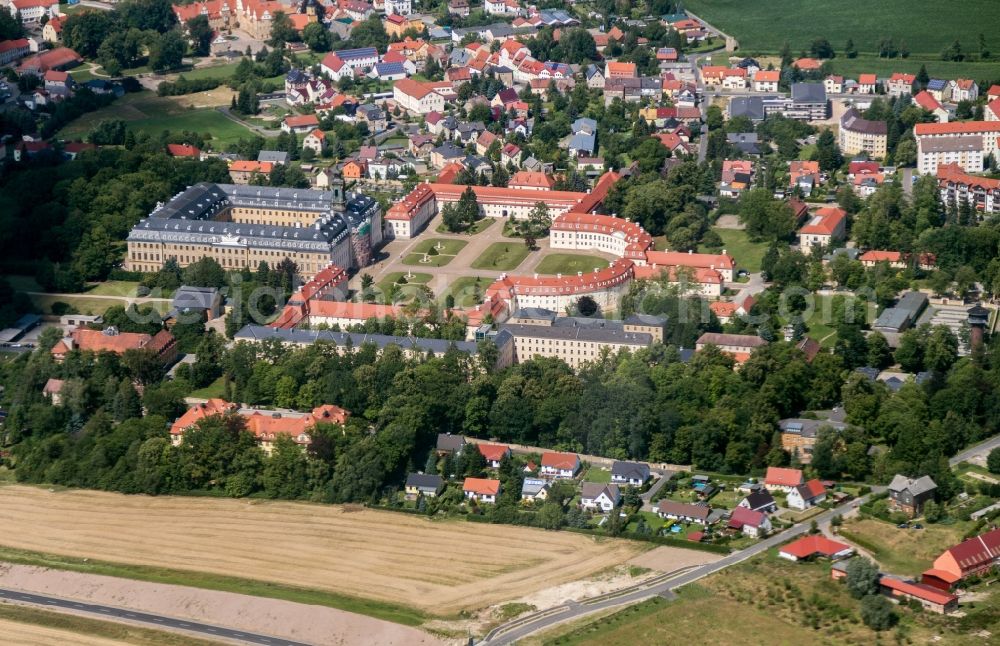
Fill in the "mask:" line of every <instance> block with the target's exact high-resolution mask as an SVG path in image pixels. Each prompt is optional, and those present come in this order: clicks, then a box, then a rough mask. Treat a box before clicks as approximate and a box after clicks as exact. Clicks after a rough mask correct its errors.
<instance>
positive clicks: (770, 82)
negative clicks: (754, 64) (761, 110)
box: [753, 70, 781, 92]
mask: <svg viewBox="0 0 1000 646" xmlns="http://www.w3.org/2000/svg"><path fill="white" fill-rule="evenodd" d="M779 81H781V70H758V71H757V73H756V74H754V75H753V91H754V92H777V91H778V82H779Z"/></svg>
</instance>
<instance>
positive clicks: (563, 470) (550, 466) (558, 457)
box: [539, 451, 580, 478]
mask: <svg viewBox="0 0 1000 646" xmlns="http://www.w3.org/2000/svg"><path fill="white" fill-rule="evenodd" d="M579 470H580V456H578V455H577V454H576V453H559V452H556V451H546V452H545V453H543V454H542V466H541V470H540V471H539V473H540V474H541V475H543V476H546V477H550V478H572V477H574V476H576V474H577V472H578V471H579Z"/></svg>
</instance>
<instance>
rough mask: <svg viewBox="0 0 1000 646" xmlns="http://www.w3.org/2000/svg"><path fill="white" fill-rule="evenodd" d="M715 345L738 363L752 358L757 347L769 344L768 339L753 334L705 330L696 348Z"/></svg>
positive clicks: (700, 348)
mask: <svg viewBox="0 0 1000 646" xmlns="http://www.w3.org/2000/svg"><path fill="white" fill-rule="evenodd" d="M709 345H712V346H715V347H717V348H719V350H721V351H722V352H724V353H726V354H728V355H730V356H731V357H733V359H735V360H736V363H737V364H741V363H744V362H745V361H746V360H747V359H749V358H750V354H751V353H752V352H753V351H754V349H755V348H758V347H760V346H762V345H767V341H765V340H764V339H762V338H760V337H759V336H756V335H753V334H722V333H719V332H705V333H704V334H702V335H701V336H700V337H698V340H697V341H696V342H695V350H704V349H705V347H706V346H709Z"/></svg>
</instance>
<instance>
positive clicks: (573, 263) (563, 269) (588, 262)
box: [535, 253, 608, 275]
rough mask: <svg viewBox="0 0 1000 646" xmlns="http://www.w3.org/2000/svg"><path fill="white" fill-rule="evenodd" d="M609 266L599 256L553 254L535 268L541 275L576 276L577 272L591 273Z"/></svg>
mask: <svg viewBox="0 0 1000 646" xmlns="http://www.w3.org/2000/svg"><path fill="white" fill-rule="evenodd" d="M607 266H608V261H607V260H605V259H604V258H601V257H599V256H586V255H582V254H575V253H552V254H549V255H547V256H545V257H544V258H542V261H541V262H540V263H538V267H536V268H535V271H537V272H538V273H540V274H550V275H552V274H575V273H577V272H584V273H589V272H592V271H594V269H604V268H605V267H607Z"/></svg>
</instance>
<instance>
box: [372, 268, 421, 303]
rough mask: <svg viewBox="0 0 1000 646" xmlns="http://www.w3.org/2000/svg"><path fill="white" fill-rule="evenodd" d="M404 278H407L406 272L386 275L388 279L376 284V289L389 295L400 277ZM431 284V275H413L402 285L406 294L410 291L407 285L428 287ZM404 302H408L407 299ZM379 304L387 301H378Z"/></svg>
mask: <svg viewBox="0 0 1000 646" xmlns="http://www.w3.org/2000/svg"><path fill="white" fill-rule="evenodd" d="M403 276H406V272H402V271H396V272H392V273H390V274H386V277H385V278H383V279H382V280H380V281H379V282H378V283H376V285H375V287H376V288H378V289H379V290H381V292H382V294H388V293H389V290H390V289H391V288H392V285H393V284H394V283H395V282H396V281H397V280H399V279H400V277H403ZM429 282H431V275H430V274H422V273H411V274H410V278H407V279H406V283H405V284H403V285H401V287H402V290H403V293H404V294H406V293H407V291H408V290H407V285H426V284H427V283H429ZM411 291H412V290H411ZM410 295H411V296H412V294H410ZM404 300H406V299H404ZM377 302H386V301H379V300H377Z"/></svg>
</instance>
